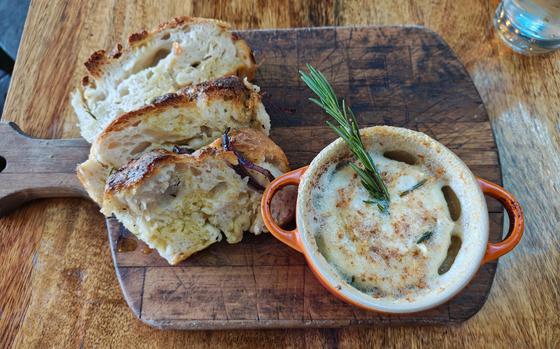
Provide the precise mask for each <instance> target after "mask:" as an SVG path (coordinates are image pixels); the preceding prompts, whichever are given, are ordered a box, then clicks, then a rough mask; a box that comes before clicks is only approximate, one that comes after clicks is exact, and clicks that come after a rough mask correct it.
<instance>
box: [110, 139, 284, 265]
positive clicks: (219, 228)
mask: <svg viewBox="0 0 560 349" xmlns="http://www.w3.org/2000/svg"><path fill="white" fill-rule="evenodd" d="M231 142H232V144H234V145H235V148H236V149H235V150H236V151H237V152H238V153H240V154H242V156H243V157H245V158H246V159H248V160H250V161H251V162H253V163H255V164H257V165H259V166H261V167H264V168H267V169H268V170H270V171H271V172H272V173H273V174H276V175H279V174H281V173H283V172H286V171H287V170H288V162H287V159H286V156H285V155H284V153H283V152H282V150H281V149H280V148H279V147H278V146H277V145H276V144H274V143H273V142H272V141H271V140H270V139H269V138H268V137H266V136H265V135H264V134H263V133H261V132H259V131H255V130H251V129H244V130H240V131H235V132H233V133H232V134H231ZM236 165H239V162H238V157H237V155H236V154H235V153H234V152H233V151H227V150H224V149H222V147H221V141H220V140H218V141H216V142H214V143H212V144H211V145H209V146H207V147H205V148H203V149H201V150H199V151H197V152H195V153H193V154H177V153H174V152H169V151H166V150H153V151H151V152H148V153H145V154H143V155H142V156H141V157H140V158H138V159H136V160H133V161H131V162H130V163H129V164H128V165H127V166H125V167H124V168H122V169H121V170H120V171H118V172H116V173H114V174H112V175H111V176H110V177H109V180H108V182H107V186H106V188H105V193H104V200H103V208H102V211H103V212H104V213H105V214H107V215H109V214H114V215H115V216H116V218H117V219H118V220H119V221H120V222H122V223H123V224H124V226H125V227H126V228H127V229H128V230H130V231H131V232H132V233H134V234H135V235H136V236H137V237H138V238H140V239H141V240H143V241H145V242H146V243H147V244H148V245H149V246H150V247H151V248H155V249H157V251H158V252H159V254H160V255H161V256H162V257H164V258H165V259H167V261H168V262H169V263H170V264H177V263H179V262H180V261H182V260H184V259H186V258H187V257H189V256H190V255H192V254H193V253H195V252H197V251H200V250H202V249H204V248H206V247H207V246H209V245H210V244H213V243H214V242H217V241H220V240H221V237H222V233H223V234H224V235H225V236H226V238H227V241H228V242H229V243H236V242H239V241H240V240H241V239H242V236H243V232H244V231H251V232H253V233H255V234H258V233H260V232H262V231H263V225H262V220H261V218H260V214H259V206H260V199H261V192H259V191H258V190H255V189H253V188H252V187H251V186H250V185H249V183H248V180H249V178H248V177H245V178H243V177H242V176H241V175H239V174H238V171H236V170H235V169H234V166H236ZM252 175H255V173H252ZM254 178H256V179H257V181H258V182H259V183H261V184H262V185H266V184H267V183H268V180H266V179H265V178H264V176H262V177H258V178H257V177H254ZM265 182H266V183H265Z"/></svg>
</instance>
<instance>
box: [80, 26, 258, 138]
mask: <svg viewBox="0 0 560 349" xmlns="http://www.w3.org/2000/svg"><path fill="white" fill-rule="evenodd" d="M85 66H86V68H87V71H88V73H89V75H87V76H86V77H84V78H83V80H82V85H81V86H80V87H79V88H78V89H77V90H76V91H75V92H74V93H73V94H72V98H71V102H72V106H73V107H74V110H75V112H76V114H77V117H78V121H79V126H80V130H81V134H82V136H83V137H84V138H85V139H86V140H87V141H89V142H90V143H91V142H93V140H94V139H95V137H96V136H97V135H98V134H99V133H100V132H101V131H102V130H103V129H104V128H105V127H106V126H107V125H108V124H109V123H110V122H111V121H113V120H114V119H115V118H116V117H118V116H119V115H122V114H125V113H127V112H129V111H132V110H137V109H139V108H141V107H143V106H144V105H147V104H150V103H151V102H152V101H153V100H154V99H155V98H157V97H159V96H162V95H164V94H167V93H173V92H176V91H178V90H179V89H181V88H183V87H185V86H190V85H193V84H196V83H200V82H203V81H206V80H210V79H214V78H218V77H222V76H226V75H237V76H240V77H242V78H243V77H247V78H249V79H252V77H253V76H254V73H255V69H256V65H255V61H254V58H253V54H252V52H251V49H250V48H249V46H248V45H247V43H246V42H245V41H244V40H242V39H240V38H239V37H238V36H237V35H236V34H234V33H232V32H230V31H229V26H228V25H227V24H226V23H224V22H221V21H217V20H212V19H204V18H189V17H180V18H175V19H173V20H172V21H170V22H168V23H164V24H162V25H160V26H159V27H158V28H157V29H155V30H153V31H151V32H147V31H143V32H140V33H136V34H132V35H131V36H130V37H129V39H128V46H127V47H122V46H121V45H120V44H119V45H117V46H116V47H115V49H114V50H113V52H111V53H106V52H105V51H103V50H101V51H97V52H95V53H93V54H92V55H91V57H90V58H89V59H88V61H87V62H86V63H85Z"/></svg>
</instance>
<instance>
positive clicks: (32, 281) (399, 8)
mask: <svg viewBox="0 0 560 349" xmlns="http://www.w3.org/2000/svg"><path fill="white" fill-rule="evenodd" d="M262 3H263V2H259V4H258V5H256V4H250V3H249V1H242V0H235V1H222V2H219V3H215V4H209V1H192V2H191V1H174V2H170V3H169V4H167V5H161V4H160V2H159V1H138V2H135V1H127V2H124V1H123V2H114V1H107V0H98V1H87V2H86V1H82V2H80V4H78V2H77V1H74V2H72V3H64V2H62V1H47V0H43V1H35V2H33V3H32V5H31V7H30V10H29V16H28V18H27V23H26V27H25V31H24V35H23V41H22V43H21V47H20V50H19V55H18V59H17V62H16V67H15V71H14V77H13V80H12V85H11V88H10V93H9V95H8V100H7V102H6V107H5V110H4V116H3V119H4V120H14V121H16V122H18V123H19V125H20V126H21V127H22V128H23V129H24V130H26V131H27V132H29V133H30V134H32V135H34V136H37V137H52V138H60V137H75V136H78V134H79V133H78V129H77V127H76V120H75V117H74V115H73V113H72V111H71V108H70V106H69V103H68V94H69V92H70V91H71V90H72V89H73V87H74V85H75V84H76V83H77V81H78V78H79V77H80V76H81V74H82V73H83V69H82V66H81V62H83V61H84V59H85V58H86V57H87V56H88V55H89V53H90V52H92V51H93V50H95V49H98V48H109V47H110V46H112V45H113V44H114V43H115V41H117V40H123V39H124V38H125V37H126V36H127V33H131V32H133V31H136V30H137V29H139V28H141V27H147V28H151V27H153V26H155V25H156V24H157V23H159V22H162V21H165V20H167V19H169V18H171V17H173V16H176V15H194V16H205V17H216V18H221V19H224V20H228V21H230V22H232V23H233V24H234V26H235V27H237V28H273V27H302V26H324V25H366V24H375V25H385V24H420V25H425V26H427V27H428V28H431V29H433V30H434V31H436V32H438V33H439V34H440V35H441V36H442V37H443V38H444V39H445V40H446V41H447V42H448V43H449V44H450V46H451V47H452V48H453V49H454V50H455V52H456V53H457V55H458V56H459V58H460V59H461V60H462V61H463V62H464V64H465V65H466V67H467V69H468V71H469V73H470V74H471V76H472V78H473V80H474V82H475V84H476V87H477V88H478V90H479V91H480V93H481V95H482V98H483V100H484V101H485V103H486V106H487V109H488V113H489V115H490V118H491V121H492V125H493V128H494V132H495V134H496V138H497V143H498V147H499V151H500V159H501V164H502V172H503V177H504V185H505V187H506V188H507V189H509V190H510V191H512V192H513V193H514V194H515V195H516V196H517V197H518V198H519V199H520V201H521V203H522V205H523V206H524V208H525V212H526V219H527V231H526V233H525V237H524V239H523V241H522V243H521V245H520V246H519V247H518V248H517V249H516V250H515V251H514V252H513V253H511V254H509V255H507V256H506V257H504V258H502V259H501V260H500V263H499V267H498V272H497V276H496V280H495V282H494V286H493V288H492V291H491V293H490V296H489V299H488V302H487V303H486V305H485V306H484V308H483V309H482V310H481V311H480V312H479V313H478V314H477V315H475V316H474V317H473V318H472V319H470V320H469V321H467V322H466V323H464V324H462V325H460V326H453V327H418V328H416V327H414V328H413V327H402V328H401V327H383V328H344V329H337V330H329V329H323V330H319V329H317V330H299V331H293V330H285V331H227V332H225V331H224V332H179V331H177V332H171V331H169V332H160V331H157V330H153V329H151V328H149V327H148V326H146V325H144V324H142V323H141V322H140V321H138V320H137V319H135V318H134V316H133V315H132V313H131V312H130V311H129V309H128V307H127V305H126V304H125V302H124V300H123V298H122V296H121V293H120V289H119V286H118V284H117V280H116V277H115V274H114V271H113V264H112V261H111V257H110V254H109V246H108V241H107V235H106V231H105V226H104V220H103V217H102V216H101V214H99V213H96V212H97V208H96V207H95V206H94V204H92V203H90V202H87V201H85V200H78V199H72V200H69V199H59V200H44V201H39V202H35V203H32V204H30V205H27V206H25V207H24V208H22V209H20V210H18V211H17V212H15V213H13V214H11V215H10V216H9V217H6V218H2V219H0V234H1V240H0V266H1V267H0V268H1V269H0V336H1V337H0V342H1V343H2V346H4V345H5V346H7V347H9V346H11V345H14V346H16V347H25V348H28V347H41V348H43V347H64V348H66V347H78V346H83V347H86V348H89V347H109V346H112V347H136V348H140V347H151V348H153V347H166V348H170V347H189V346H196V347H199V346H200V347H202V346H205V347H211V348H214V347H221V346H225V347H230V346H245V347H256V346H259V345H260V346H262V345H264V346H267V347H273V346H279V347H301V346H304V345H305V346H307V347H319V346H324V347H336V346H340V347H358V346H364V347H375V346H400V347H418V346H422V345H426V346H430V347H441V346H444V347H463V346H467V347H477V348H478V347H483V346H484V347H510V346H515V347H540V348H543V347H559V346H560V330H559V328H560V317H559V315H558V314H559V310H560V287H559V278H560V252H559V251H560V234H559V233H558V226H559V223H560V222H559V217H560V199H559V197H560V175H559V173H560V156H559V154H560V136H559V133H560V59H559V58H560V53H556V54H553V55H549V56H540V57H532V58H528V57H522V56H519V55H516V54H513V53H512V51H511V50H509V49H508V48H506V47H505V46H504V45H502V44H501V43H500V42H499V40H498V39H497V38H496V37H495V36H494V33H493V29H492V22H491V18H492V15H493V11H494V9H495V7H496V5H497V1H496V0H492V1H483V0H478V1H471V0H445V1H439V2H434V1H429V0H421V1H373V2H372V1H366V0H364V1H344V0H334V1H325V2H319V1H313V0H299V1H293V2H287V1H274V2H272V1H270V3H271V4H270V6H264V5H262Z"/></svg>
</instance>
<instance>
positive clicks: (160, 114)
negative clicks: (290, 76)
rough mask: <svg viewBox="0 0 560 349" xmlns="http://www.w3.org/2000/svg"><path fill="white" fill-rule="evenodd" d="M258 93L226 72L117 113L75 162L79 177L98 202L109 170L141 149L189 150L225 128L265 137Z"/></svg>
mask: <svg viewBox="0 0 560 349" xmlns="http://www.w3.org/2000/svg"><path fill="white" fill-rule="evenodd" d="M258 91H259V89H258V87H257V86H255V85H252V84H250V83H248V82H246V81H245V82H243V81H241V80H240V79H239V78H238V77H237V76H229V77H223V78H219V79H216V80H212V81H208V82H203V83H200V84H197V85H195V86H193V87H187V88H185V89H182V90H180V91H178V92H177V93H172V94H167V95H164V96H161V97H158V98H157V99H156V101H155V102H154V103H152V104H150V105H148V106H145V107H143V108H141V109H138V110H135V111H132V112H129V113H126V114H124V115H121V116H119V117H118V118H117V119H115V120H114V121H113V122H111V123H110V124H109V125H108V126H107V127H106V128H105V130H103V132H101V134H100V135H99V136H98V137H97V138H96V139H95V141H94V143H93V144H92V147H91V151H90V155H89V159H88V160H87V161H86V162H84V163H83V164H81V165H79V166H78V170H77V172H78V178H79V179H80V181H81V182H82V184H83V186H84V187H85V188H86V190H87V192H88V193H89V195H90V196H91V198H92V199H93V200H95V201H96V202H97V203H98V204H99V205H101V204H102V202H101V201H102V199H103V189H104V187H105V181H106V179H107V177H108V176H109V173H110V172H111V171H114V170H116V169H119V168H120V167H122V166H124V165H126V164H127V163H128V162H129V161H130V160H131V159H133V158H136V157H138V156H140V155H141V154H142V153H145V152H148V151H150V150H153V149H158V148H165V149H168V150H171V149H172V148H173V147H174V146H176V145H178V146H181V147H183V148H186V149H187V150H191V151H194V150H197V149H199V148H200V147H202V146H204V145H207V144H208V143H210V142H212V141H213V140H214V139H216V138H218V137H219V136H220V135H221V134H222V133H223V132H224V130H225V129H226V128H228V127H231V128H248V127H250V128H254V129H257V130H260V131H262V132H263V133H265V134H266V135H268V132H269V130H270V118H269V116H268V114H267V113H266V110H265V108H264V106H263V104H262V102H261V97H260V95H259V93H258Z"/></svg>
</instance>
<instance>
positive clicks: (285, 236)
mask: <svg viewBox="0 0 560 349" xmlns="http://www.w3.org/2000/svg"><path fill="white" fill-rule="evenodd" d="M306 170H307V166H305V167H301V168H298V169H297V170H293V171H291V172H288V173H286V174H284V175H282V176H280V177H278V178H276V179H275V180H274V181H272V183H270V184H269V185H268V187H266V189H265V191H264V193H263V199H262V202H261V215H262V217H263V220H264V224H265V226H266V227H267V228H268V230H270V232H271V233H272V235H274V236H275V237H276V238H277V239H278V240H280V241H282V242H283V243H285V244H286V245H288V246H290V247H291V248H293V249H294V250H297V251H299V252H303V251H302V248H301V243H300V237H299V233H298V231H297V228H296V229H294V230H284V229H282V228H281V227H280V226H278V224H276V222H275V221H274V219H273V218H272V213H271V211H270V203H271V202H272V198H273V197H274V195H275V194H276V193H277V192H278V190H280V189H282V188H284V187H285V186H288V185H299V182H300V180H301V176H302V175H303V174H304V173H305V171H306Z"/></svg>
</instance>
